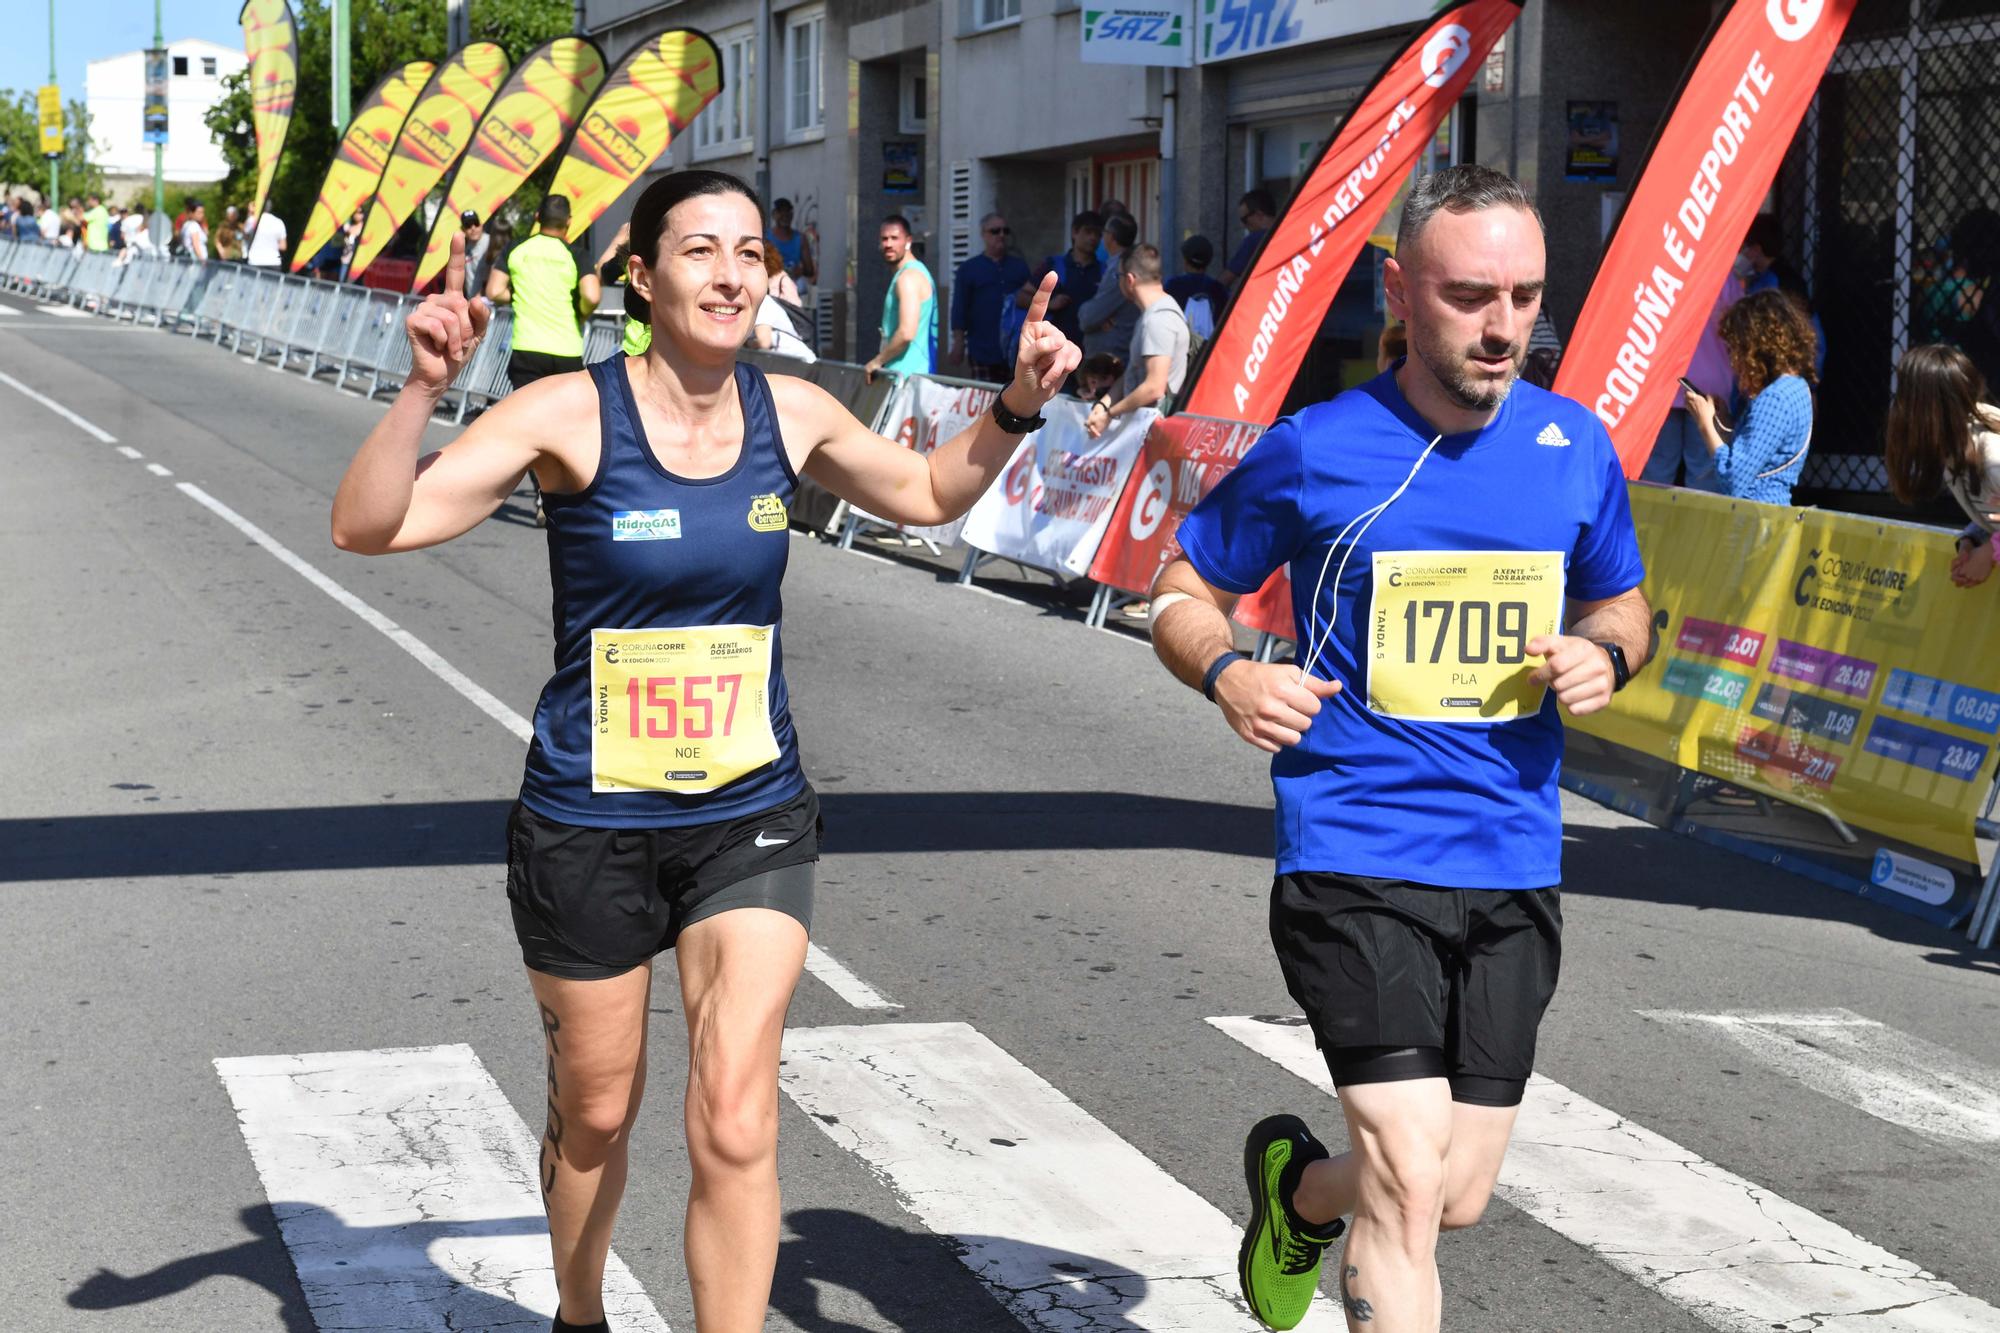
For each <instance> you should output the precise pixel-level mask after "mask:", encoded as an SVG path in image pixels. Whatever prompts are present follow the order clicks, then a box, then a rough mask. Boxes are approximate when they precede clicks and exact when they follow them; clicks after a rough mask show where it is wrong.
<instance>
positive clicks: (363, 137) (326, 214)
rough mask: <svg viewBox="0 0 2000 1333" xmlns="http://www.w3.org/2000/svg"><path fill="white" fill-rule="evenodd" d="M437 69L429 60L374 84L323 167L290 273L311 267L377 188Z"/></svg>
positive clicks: (404, 68) (415, 62)
mask: <svg viewBox="0 0 2000 1333" xmlns="http://www.w3.org/2000/svg"><path fill="white" fill-rule="evenodd" d="M436 70H437V66H436V65H433V64H432V63H431V62H430V61H428V60H412V61H411V62H410V63H409V64H407V65H405V66H403V67H402V68H401V69H398V70H392V71H390V73H389V74H388V75H387V76H386V77H384V78H383V80H382V81H381V82H380V83H378V84H376V85H375V87H374V88H373V89H371V90H370V91H369V93H368V97H367V99H366V100H365V101H363V102H362V104H361V109H360V110H359V111H357V112H355V113H354V119H353V120H351V121H349V122H348V124H347V133H345V134H343V135H341V136H340V147H339V149H338V150H337V151H336V152H335V153H334V155H333V161H331V162H329V163H327V164H326V179H325V180H324V181H321V182H320V187H319V199H318V201H317V202H316V203H314V204H313V211H312V216H311V217H310V218H308V219H307V220H306V229H305V231H304V232H302V233H300V236H299V243H298V246H297V248H296V249H295V250H294V252H293V254H292V272H294V273H297V272H298V271H299V270H300V269H302V268H304V267H305V266H306V265H307V264H309V263H311V262H312V258H313V256H314V255H316V254H318V253H319V249H320V247H321V246H323V245H325V244H326V243H327V242H328V241H330V240H332V239H333V234H334V233H335V232H336V231H339V230H340V227H341V224H342V223H344V222H346V221H347V219H348V218H349V217H350V216H351V215H352V214H353V212H354V210H355V209H357V208H359V207H360V206H361V205H362V204H363V203H364V202H366V200H367V199H368V196H370V195H372V194H374V193H375V187H376V186H377V185H378V184H380V183H381V180H382V169H383V168H384V167H386V166H388V165H389V150H390V148H391V147H392V146H393V145H394V144H395V142H396V136H397V135H399V134H401V133H402V132H403V122H404V121H405V120H408V119H409V116H410V108H411V107H413V106H415V105H416V103H417V94H419V93H420V92H422V91H423V87H424V84H426V83H428V82H429V81H430V77H431V75H432V74H433V73H435V72H436Z"/></svg>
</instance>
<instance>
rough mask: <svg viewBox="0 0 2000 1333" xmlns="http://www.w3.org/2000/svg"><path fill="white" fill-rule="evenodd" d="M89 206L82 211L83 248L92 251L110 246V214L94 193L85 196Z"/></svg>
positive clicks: (102, 249) (106, 248)
mask: <svg viewBox="0 0 2000 1333" xmlns="http://www.w3.org/2000/svg"><path fill="white" fill-rule="evenodd" d="M87 197H88V199H89V201H90V207H89V208H87V209H85V210H84V213H83V248H84V249H86V250H89V251H92V252H99V251H104V250H109V249H110V248H111V214H110V212H109V211H107V210H106V209H105V207H104V201H103V200H102V199H99V198H98V197H97V196H96V195H94V194H93V195H89V196H87Z"/></svg>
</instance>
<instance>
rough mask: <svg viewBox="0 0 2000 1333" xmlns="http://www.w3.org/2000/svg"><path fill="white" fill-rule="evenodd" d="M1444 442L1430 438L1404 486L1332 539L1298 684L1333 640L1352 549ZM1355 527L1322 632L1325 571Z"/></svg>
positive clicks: (1316, 593)
mask: <svg viewBox="0 0 2000 1333" xmlns="http://www.w3.org/2000/svg"><path fill="white" fill-rule="evenodd" d="M1443 439H1444V436H1443V435H1437V436H1433V437H1432V439H1431V442H1430V443H1429V444H1427V445H1425V446H1424V451H1423V452H1422V453H1420V454H1418V455H1417V461H1416V465H1415V466H1413V467H1412V468H1411V469H1410V475H1409V476H1407V477H1404V478H1403V484H1402V485H1400V486H1398V487H1397V488H1396V489H1395V491H1394V492H1392V493H1391V494H1390V496H1389V498H1388V499H1386V500H1384V501H1383V502H1382V503H1381V504H1378V505H1376V506H1375V507H1374V508H1372V509H1364V510H1362V511H1361V512H1360V513H1358V514H1356V515H1355V516H1354V517H1353V518H1352V519H1351V520H1350V521H1349V522H1348V524H1347V526H1346V527H1344V528H1342V529H1341V530H1340V535H1339V536H1338V537H1335V538H1334V539H1333V542H1332V544H1331V545H1329V546H1328V547H1327V548H1326V559H1324V560H1322V561H1320V563H1319V582H1317V583H1315V584H1313V595H1312V601H1310V602H1308V603H1307V606H1308V607H1309V608H1310V609H1309V611H1308V619H1307V623H1306V629H1307V632H1308V633H1309V634H1312V635H1313V636H1314V637H1313V640H1312V643H1311V645H1310V647H1311V651H1309V652H1307V653H1306V655H1305V656H1304V657H1301V658H1300V659H1299V679H1300V680H1304V679H1305V678H1306V676H1307V674H1308V673H1310V672H1311V671H1312V668H1313V664H1314V663H1315V662H1318V661H1319V655H1320V653H1321V652H1322V651H1324V650H1325V648H1326V641H1327V640H1328V639H1329V638H1331V637H1332V635H1333V627H1334V625H1335V624H1336V623H1338V621H1339V619H1340V581H1341V579H1342V578H1344V577H1345V576H1346V574H1347V556H1351V555H1353V554H1354V550H1355V548H1356V547H1358V546H1359V545H1361V539H1362V538H1363V537H1366V536H1367V535H1368V529H1369V528H1371V527H1373V526H1375V520H1376V519H1378V518H1380V517H1382V515H1383V514H1384V513H1385V512H1386V511H1387V510H1388V508H1389V506H1390V505H1392V504H1394V503H1396V501H1397V500H1399V499H1401V498H1402V495H1403V492H1404V491H1407V490H1409V489H1410V483H1411V482H1413V481H1415V480H1416V479H1417V471H1418V469H1420V468H1422V467H1423V465H1424V460H1425V459H1427V458H1429V457H1430V456H1431V450H1433V449H1435V448H1437V447H1438V444H1439V443H1440V442H1441V441H1442V440H1443ZM1364 519H1365V520H1366V521H1365V522H1363V520H1364ZM1356 523H1360V524H1361V531H1359V532H1355V533H1354V540H1353V541H1352V542H1349V543H1348V546H1347V555H1343V556H1341V557H1340V568H1339V570H1337V571H1336V572H1335V573H1334V576H1333V607H1332V609H1331V610H1329V611H1328V612H1327V617H1326V620H1325V622H1324V626H1325V627H1324V629H1322V628H1321V624H1322V622H1321V621H1320V618H1319V595H1320V593H1321V592H1322V591H1323V590H1324V589H1325V588H1326V568H1327V566H1328V565H1330V564H1332V563H1333V553H1334V551H1336V550H1337V549H1339V547H1340V544H1341V543H1342V542H1344V541H1347V534H1348V533H1349V532H1353V530H1354V525H1355V524H1356ZM1325 679H1327V680H1331V679H1333V672H1332V670H1331V669H1329V670H1328V671H1327V673H1326V676H1325Z"/></svg>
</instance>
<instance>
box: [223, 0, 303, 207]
mask: <svg viewBox="0 0 2000 1333" xmlns="http://www.w3.org/2000/svg"><path fill="white" fill-rule="evenodd" d="M237 22H239V23H240V24H242V25H243V50H244V53H245V54H246V55H248V56H249V57H250V108H251V111H250V125H251V129H252V130H253V131H255V133H256V137H257V193H256V194H255V195H253V196H252V197H251V200H250V215H251V216H252V217H257V216H260V215H262V213H263V212H264V201H265V200H266V199H268V198H270V196H271V181H272V180H273V179H274V178H275V177H276V176H277V174H278V158H279V156H280V155H281V154H282V153H283V152H284V151H285V136H286V134H288V133H290V131H291V128H292V98H293V96H294V95H295V94H296V93H297V91H298V83H299V30H298V25H297V24H295V23H294V22H293V21H292V7H291V5H290V4H288V3H286V0H244V5H243V11H242V12H241V13H240V14H238V15H237Z"/></svg>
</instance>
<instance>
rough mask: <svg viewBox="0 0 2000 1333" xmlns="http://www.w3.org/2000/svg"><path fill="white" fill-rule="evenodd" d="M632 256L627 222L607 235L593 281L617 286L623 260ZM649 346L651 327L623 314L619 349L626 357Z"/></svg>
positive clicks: (625, 265) (623, 271) (641, 353)
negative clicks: (623, 330)
mask: <svg viewBox="0 0 2000 1333" xmlns="http://www.w3.org/2000/svg"><path fill="white" fill-rule="evenodd" d="M631 257H632V224H631V223H629V222H627V223H625V224H623V225H622V226H620V227H619V228H618V234H617V235H616V236H613V237H612V238H611V245H610V247H609V248H608V249H606V250H605V252H604V253H603V254H601V255H599V256H598V257H597V280H598V282H599V283H600V284H602V285H603V286H606V287H620V286H623V285H624V284H625V281H626V277H627V274H626V270H627V269H628V268H629V267H630V265H629V264H628V263H627V261H628V260H629V259H630V258H631ZM652 345H653V330H652V329H651V328H650V327H648V326H647V325H645V324H642V323H640V322H639V321H638V320H636V319H634V318H632V317H631V316H630V315H627V316H625V332H624V336H623V337H621V338H620V339H619V343H618V346H619V350H621V351H623V352H624V353H625V355H627V356H644V355H645V354H646V349H647V348H648V347H651V346H652Z"/></svg>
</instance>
